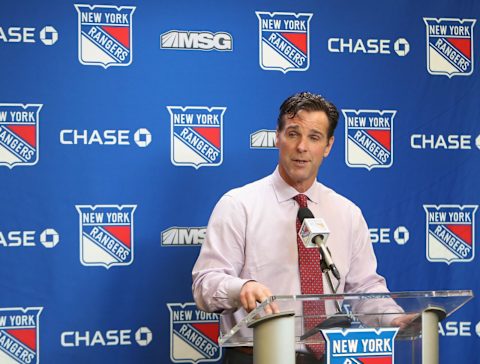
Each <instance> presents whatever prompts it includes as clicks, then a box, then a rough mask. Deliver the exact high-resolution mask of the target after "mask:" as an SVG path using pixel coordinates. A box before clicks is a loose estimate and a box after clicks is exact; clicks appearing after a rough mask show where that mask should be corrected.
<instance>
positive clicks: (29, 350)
mask: <svg viewBox="0 0 480 364" xmlns="http://www.w3.org/2000/svg"><path fill="white" fill-rule="evenodd" d="M42 310H43V307H28V308H19V307H14V308H0V363H20V364H38V363H39V362H40V345H39V343H40V340H39V336H40V335H39V327H40V313H41V312H42Z"/></svg>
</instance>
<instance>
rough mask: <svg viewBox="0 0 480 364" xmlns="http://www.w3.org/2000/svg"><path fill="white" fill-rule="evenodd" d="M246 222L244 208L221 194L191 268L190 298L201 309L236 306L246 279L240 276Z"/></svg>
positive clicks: (216, 309) (242, 264)
mask: <svg viewBox="0 0 480 364" xmlns="http://www.w3.org/2000/svg"><path fill="white" fill-rule="evenodd" d="M246 223H247V216H246V213H245V209H244V207H243V206H242V205H241V204H240V203H239V202H238V201H237V200H236V199H235V198H234V197H232V196H231V195H228V194H226V195H224V196H223V197H222V198H221V199H220V201H219V202H218V203H217V205H216V206H215V208H214V210H213V212H212V215H211V217H210V220H209V222H208V227H207V233H206V237H205V240H204V243H203V245H202V248H201V250H200V255H199V257H198V259H197V262H196V263H195V266H194V267H193V271H192V279H193V284H192V292H193V297H194V299H195V303H196V304H197V306H198V307H199V308H200V309H201V310H204V311H207V312H219V311H223V310H233V309H236V308H237V307H238V306H240V299H239V297H240V290H241V289H242V286H243V285H244V284H245V283H246V282H248V281H249V279H242V278H240V273H241V271H242V269H243V266H244V259H245V231H246Z"/></svg>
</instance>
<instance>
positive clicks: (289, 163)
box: [275, 110, 334, 192]
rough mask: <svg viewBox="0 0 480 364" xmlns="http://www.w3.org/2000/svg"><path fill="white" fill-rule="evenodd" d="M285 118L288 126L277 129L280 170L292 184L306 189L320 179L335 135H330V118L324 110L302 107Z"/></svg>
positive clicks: (300, 188) (301, 190)
mask: <svg viewBox="0 0 480 364" xmlns="http://www.w3.org/2000/svg"><path fill="white" fill-rule="evenodd" d="M284 118H285V126H284V128H283V130H281V131H278V130H277V140H276V143H275V145H276V147H277V148H278V149H279V162H278V165H279V172H280V175H281V176H282V178H283V179H284V180H285V182H287V183H288V184H289V185H290V186H292V187H294V188H295V189H296V190H297V191H299V192H305V191H306V190H308V189H309V188H310V186H312V184H313V182H314V181H315V179H316V178H317V172H318V168H319V167H320V165H321V164H322V161H323V158H325V157H326V156H328V154H329V153H330V150H331V149H332V145H333V141H334V138H333V136H332V137H331V138H330V139H329V138H328V118H327V114H326V113H325V112H323V111H305V110H300V111H299V112H298V113H297V115H296V116H295V117H294V118H292V119H290V118H288V115H285V116H284Z"/></svg>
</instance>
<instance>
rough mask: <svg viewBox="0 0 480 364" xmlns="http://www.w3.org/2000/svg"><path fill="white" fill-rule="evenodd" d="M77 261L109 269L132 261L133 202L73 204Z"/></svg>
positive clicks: (134, 207) (134, 206) (135, 206)
mask: <svg viewBox="0 0 480 364" xmlns="http://www.w3.org/2000/svg"><path fill="white" fill-rule="evenodd" d="M76 208H77V211H78V213H79V215H80V261H81V263H82V264H83V265H85V266H102V267H105V268H107V269H108V268H110V267H113V266H115V265H119V266H122V265H130V264H131V263H132V262H133V213H134V212H135V209H136V208H137V205H76Z"/></svg>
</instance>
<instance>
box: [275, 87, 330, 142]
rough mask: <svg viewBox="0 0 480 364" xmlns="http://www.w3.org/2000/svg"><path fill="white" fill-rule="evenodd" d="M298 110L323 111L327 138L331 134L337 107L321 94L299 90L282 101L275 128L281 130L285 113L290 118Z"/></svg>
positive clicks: (283, 125)
mask: <svg viewBox="0 0 480 364" xmlns="http://www.w3.org/2000/svg"><path fill="white" fill-rule="evenodd" d="M300 110H305V111H323V112H325V114H327V118H328V138H331V137H332V136H333V132H334V131H335V128H336V127H337V123H338V110H337V107H336V106H335V105H334V104H332V103H331V102H330V101H328V100H326V99H325V98H324V97H323V96H320V95H316V94H312V93H311V92H299V93H297V94H295V95H292V96H290V97H289V98H288V99H286V100H285V101H284V102H283V103H282V105H281V106H280V113H279V115H278V120H277V130H278V131H281V130H283V128H284V127H285V118H284V116H285V115H286V116H287V117H288V118H289V119H291V118H294V117H295V116H296V115H297V113H298V112H299V111H300Z"/></svg>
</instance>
